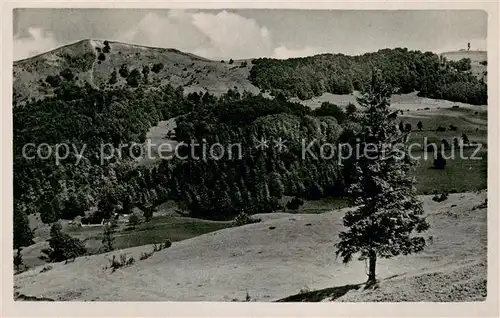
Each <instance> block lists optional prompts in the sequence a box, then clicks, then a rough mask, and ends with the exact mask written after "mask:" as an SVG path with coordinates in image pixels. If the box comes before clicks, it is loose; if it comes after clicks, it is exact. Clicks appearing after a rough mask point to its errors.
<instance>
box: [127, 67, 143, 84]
mask: <svg viewBox="0 0 500 318" xmlns="http://www.w3.org/2000/svg"><path fill="white" fill-rule="evenodd" d="M140 79H141V73H140V72H139V71H138V70H136V69H134V70H132V71H131V72H130V74H129V75H128V76H127V84H128V85H129V86H132V87H137V86H139V81H140Z"/></svg>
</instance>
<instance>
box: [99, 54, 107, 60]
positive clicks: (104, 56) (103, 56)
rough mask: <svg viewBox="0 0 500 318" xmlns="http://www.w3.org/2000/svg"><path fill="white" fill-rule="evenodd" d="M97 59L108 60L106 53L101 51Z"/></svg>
mask: <svg viewBox="0 0 500 318" xmlns="http://www.w3.org/2000/svg"><path fill="white" fill-rule="evenodd" d="M97 59H98V60H99V61H104V60H106V55H104V53H99V56H98V57H97Z"/></svg>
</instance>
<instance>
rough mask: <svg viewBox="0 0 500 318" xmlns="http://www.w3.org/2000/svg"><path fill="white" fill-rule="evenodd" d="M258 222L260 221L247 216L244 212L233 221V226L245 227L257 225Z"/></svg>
mask: <svg viewBox="0 0 500 318" xmlns="http://www.w3.org/2000/svg"><path fill="white" fill-rule="evenodd" d="M260 221H261V219H257V218H252V217H251V216H249V215H248V214H246V213H245V212H241V213H240V214H238V216H237V217H236V218H235V219H234V221H233V226H242V225H246V224H253V223H258V222H260Z"/></svg>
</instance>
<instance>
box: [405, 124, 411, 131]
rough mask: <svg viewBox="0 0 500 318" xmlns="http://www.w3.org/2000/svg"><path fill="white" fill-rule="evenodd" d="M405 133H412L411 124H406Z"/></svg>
mask: <svg viewBox="0 0 500 318" xmlns="http://www.w3.org/2000/svg"><path fill="white" fill-rule="evenodd" d="M405 131H407V132H410V131H411V124H406V125H405Z"/></svg>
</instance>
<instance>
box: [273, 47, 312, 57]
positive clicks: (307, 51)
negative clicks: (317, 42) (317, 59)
mask: <svg viewBox="0 0 500 318" xmlns="http://www.w3.org/2000/svg"><path fill="white" fill-rule="evenodd" d="M318 53H319V50H318V49H316V48H313V47H310V46H306V47H304V48H300V49H289V48H287V47H286V46H284V45H281V46H279V47H277V48H275V49H274V55H273V56H272V57H274V58H277V59H287V58H292V57H303V56H311V55H315V54H318Z"/></svg>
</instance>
